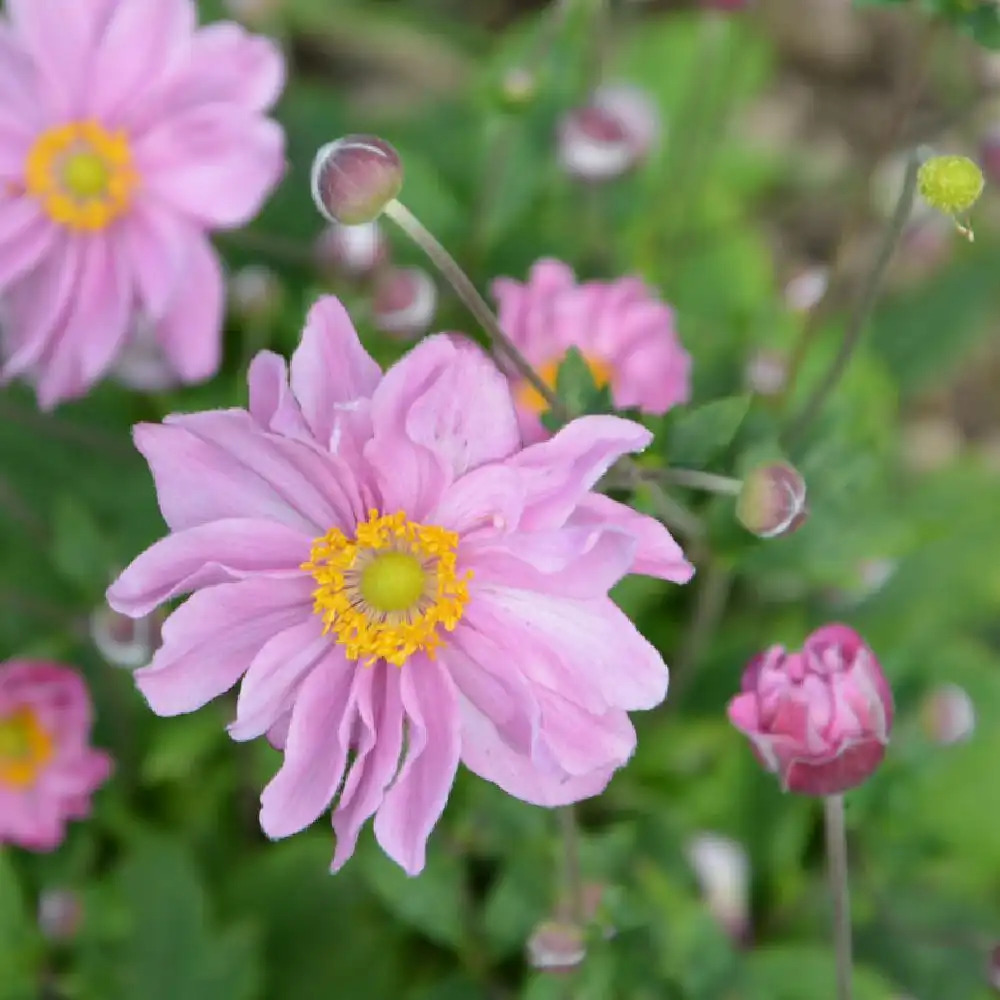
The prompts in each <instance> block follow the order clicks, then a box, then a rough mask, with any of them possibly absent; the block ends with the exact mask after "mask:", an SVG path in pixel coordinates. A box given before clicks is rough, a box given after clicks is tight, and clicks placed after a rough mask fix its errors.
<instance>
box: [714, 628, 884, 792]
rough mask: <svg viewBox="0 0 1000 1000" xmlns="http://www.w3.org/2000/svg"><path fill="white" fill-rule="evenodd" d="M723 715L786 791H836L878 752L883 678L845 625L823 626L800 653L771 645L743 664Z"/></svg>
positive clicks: (878, 758)
mask: <svg viewBox="0 0 1000 1000" xmlns="http://www.w3.org/2000/svg"><path fill="white" fill-rule="evenodd" d="M742 687H743V690H742V693H740V694H738V695H737V696H736V697H735V698H733V700H732V701H731V702H730V703H729V721H730V722H731V723H732V724H733V725H734V726H735V727H736V728H737V729H739V730H740V732H742V733H744V734H745V735H746V736H747V737H748V738H749V740H750V743H751V745H752V746H753V749H754V752H755V753H756V755H757V757H758V759H759V760H760V761H761V763H762V764H763V765H764V766H765V767H766V768H767V769H768V770H769V771H773V772H774V773H775V774H777V775H778V777H779V778H780V780H781V784H782V787H783V788H784V789H785V790H786V791H791V792H798V793H799V794H801V795H836V794H839V793H840V792H843V791H846V790H847V789H848V788H853V787H855V786H856V785H860V784H861V783H862V782H863V781H864V780H865V779H866V778H868V776H869V775H870V774H871V773H872V772H873V771H874V770H875V769H876V768H877V767H878V766H879V764H880V763H881V762H882V758H883V757H884V756H885V748H886V746H887V745H888V743H889V731H890V729H891V728H892V719H893V712H894V709H893V701H892V691H891V690H890V688H889V683H888V681H886V679H885V675H884V674H883V673H882V668H881V667H880V666H879V662H878V660H877V659H876V658H875V654H874V653H873V652H872V651H871V650H870V649H869V648H868V647H867V646H866V645H865V643H864V641H863V640H862V639H861V637H860V636H859V635H858V634H857V633H856V632H855V631H853V629H850V628H848V627H847V626H846V625H824V626H823V627H822V628H820V629H817V630H816V631H815V632H813V634H812V635H811V636H809V638H808V639H807V640H806V641H805V644H804V646H803V648H802V651H801V652H797V653H789V652H787V651H786V650H785V649H784V647H782V646H772V647H771V648H770V649H768V650H767V651H766V652H764V653H760V654H759V655H757V656H756V657H754V659H752V660H751V661H750V663H749V664H748V665H747V668H746V670H745V671H744V673H743V684H742Z"/></svg>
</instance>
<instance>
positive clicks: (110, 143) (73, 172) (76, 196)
mask: <svg viewBox="0 0 1000 1000" xmlns="http://www.w3.org/2000/svg"><path fill="white" fill-rule="evenodd" d="M25 180H26V187H27V191H28V194H30V195H32V196H33V197H35V198H37V199H38V201H40V202H41V203H42V207H43V208H44V209H45V212H46V213H47V214H48V216H49V218H51V219H52V221H53V222H57V223H59V224H60V225H63V226H66V227H67V228H68V229H82V230H91V231H93V230H98V229H104V228H105V227H106V226H109V225H110V224H111V223H112V222H114V220H115V219H117V218H118V216H120V215H121V214H122V213H123V212H125V211H126V210H127V209H128V207H129V204H130V202H131V199H132V193H133V191H134V190H135V187H136V185H137V184H138V182H139V177H138V174H137V173H136V172H135V170H134V169H133V167H132V151H131V149H130V148H129V144H128V139H127V138H126V136H125V134H124V133H123V132H108V131H107V130H106V129H104V128H102V127H101V126H100V125H98V124H97V123H96V122H93V121H83V122H71V123H70V124H68V125H58V126H56V127H55V128H51V129H49V130H48V131H46V132H43V133H42V134H41V135H40V136H39V137H38V138H37V139H36V140H35V144H34V145H33V146H32V147H31V150H30V152H29V153H28V159H27V163H26V164H25Z"/></svg>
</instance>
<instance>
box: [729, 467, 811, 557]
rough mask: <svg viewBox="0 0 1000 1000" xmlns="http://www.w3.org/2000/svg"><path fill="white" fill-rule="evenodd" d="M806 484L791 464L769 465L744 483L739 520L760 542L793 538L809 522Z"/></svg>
mask: <svg viewBox="0 0 1000 1000" xmlns="http://www.w3.org/2000/svg"><path fill="white" fill-rule="evenodd" d="M807 516H808V512H807V510H806V483H805V480H804V479H803V478H802V476H801V475H799V473H798V470H796V469H795V468H793V467H792V466H791V465H789V464H788V463H787V462H769V463H768V464H767V465H759V466H758V467H757V468H756V469H753V470H752V471H751V472H750V473H749V474H748V475H747V476H746V478H745V479H744V480H743V489H742V490H741V491H740V495H739V497H738V498H737V500H736V518H737V520H738V521H739V522H740V524H742V525H743V527H744V528H746V529H747V531H750V532H753V534H755V535H757V536H758V537H760V538H775V537H777V536H778V535H789V534H791V533H792V532H793V531H796V530H797V529H798V528H800V527H801V526H802V525H803V524H804V523H805V520H806V517H807Z"/></svg>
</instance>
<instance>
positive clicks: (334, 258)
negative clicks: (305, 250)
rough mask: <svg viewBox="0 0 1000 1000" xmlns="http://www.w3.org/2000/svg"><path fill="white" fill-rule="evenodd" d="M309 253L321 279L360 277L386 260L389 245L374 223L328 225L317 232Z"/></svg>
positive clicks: (379, 227)
mask: <svg viewBox="0 0 1000 1000" xmlns="http://www.w3.org/2000/svg"><path fill="white" fill-rule="evenodd" d="M313 252H314V256H315V260H316V266H317V267H318V268H319V270H320V273H321V274H323V275H324V276H325V277H329V278H334V279H335V278H338V277H348V278H364V277H366V276H367V275H369V274H371V273H372V272H373V271H375V270H376V269H377V268H378V267H380V266H381V265H382V264H384V263H386V261H387V260H388V259H389V244H388V241H387V240H386V238H385V234H384V233H383V232H382V227H381V226H380V225H379V224H378V223H377V222H362V223H361V224H360V225H357V226H343V225H341V224H340V223H339V222H332V223H331V224H330V225H329V226H327V227H326V228H325V229H324V230H323V232H322V233H320V235H319V237H318V238H317V240H316V244H315V247H314V251H313Z"/></svg>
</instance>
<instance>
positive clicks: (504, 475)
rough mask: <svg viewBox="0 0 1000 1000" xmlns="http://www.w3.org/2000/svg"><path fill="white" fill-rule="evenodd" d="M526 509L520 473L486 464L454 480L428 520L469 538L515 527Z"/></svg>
mask: <svg viewBox="0 0 1000 1000" xmlns="http://www.w3.org/2000/svg"><path fill="white" fill-rule="evenodd" d="M523 509H524V490H523V489H522V487H521V480H520V478H519V476H518V475H517V473H516V472H514V471H513V470H512V469H508V468H507V467H506V466H505V465H499V464H498V465H483V466H480V467H479V468H478V469H473V471H472V472H470V473H468V474H467V475H464V476H462V478H461V479H459V480H458V481H457V482H455V483H453V484H452V485H451V486H450V487H449V488H448V491H447V492H446V493H445V494H444V496H443V497H442V498H441V502H440V503H439V504H438V505H437V507H436V508H435V510H434V511H433V512H432V513H431V514H430V515H429V517H428V520H429V521H430V522H431V523H432V524H437V525H440V526H441V527H442V528H448V529H450V530H451V531H457V532H458V533H459V534H460V535H462V537H463V538H464V539H466V540H467V539H468V538H469V537H470V536H472V537H478V536H480V535H486V536H491V535H495V534H497V533H505V532H509V531H513V530H514V529H515V528H516V527H517V524H518V522H519V521H520V519H521V511H522V510H523Z"/></svg>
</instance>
